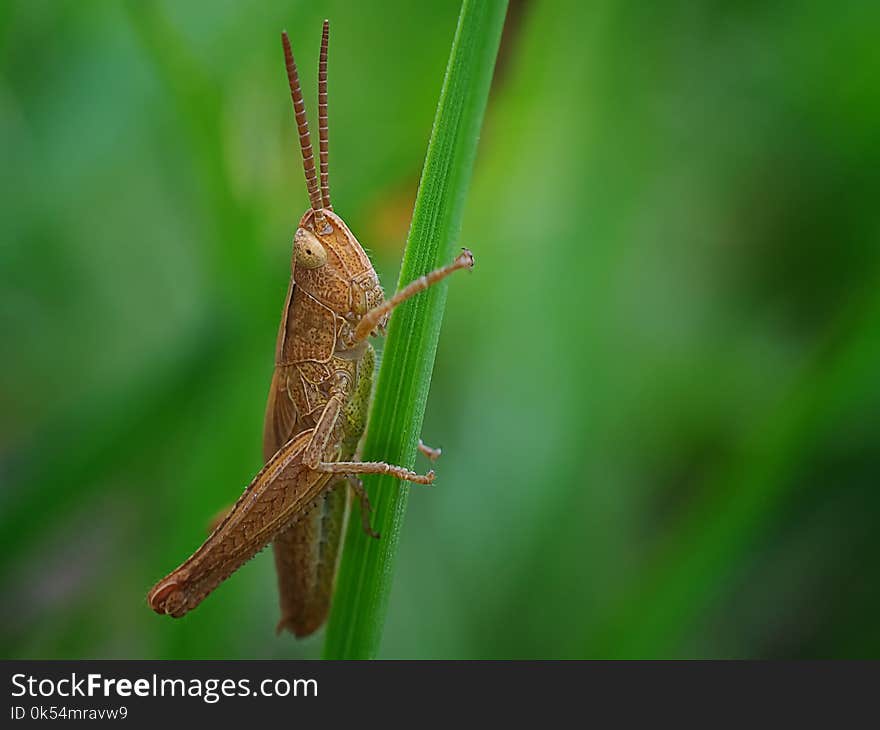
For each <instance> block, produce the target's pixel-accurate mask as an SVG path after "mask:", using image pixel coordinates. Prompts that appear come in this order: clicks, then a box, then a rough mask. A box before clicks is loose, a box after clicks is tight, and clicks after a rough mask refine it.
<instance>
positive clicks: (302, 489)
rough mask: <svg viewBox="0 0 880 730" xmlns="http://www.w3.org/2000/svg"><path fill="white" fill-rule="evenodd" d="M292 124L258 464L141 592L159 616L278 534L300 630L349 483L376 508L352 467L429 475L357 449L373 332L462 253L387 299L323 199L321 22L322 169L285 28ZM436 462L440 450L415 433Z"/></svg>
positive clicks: (286, 588)
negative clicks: (367, 458) (301, 196)
mask: <svg viewBox="0 0 880 730" xmlns="http://www.w3.org/2000/svg"><path fill="white" fill-rule="evenodd" d="M281 41H282V46H283V49H284V59H285V65H286V68H287V77H288V82H289V86H290V95H291V98H292V100H293V108H294V116H295V118H296V125H297V130H298V133H299V143H300V151H301V153H302V160H303V170H304V172H305V178H306V188H307V190H308V194H309V202H310V206H311V207H310V208H309V209H308V210H307V211H306V212H305V214H304V215H303V216H302V218H301V219H300V222H299V226H298V227H297V229H296V233H295V235H294V237H293V255H292V260H291V278H290V284H289V286H288V290H287V297H286V299H285V302H284V308H283V310H282V315H281V324H280V327H279V330H278V338H277V342H276V347H275V370H274V373H273V377H272V384H271V386H270V390H269V399H268V404H267V407H266V419H265V426H264V433H263V457H264V461H265V466H264V467H263V469H262V470H261V471H260V472H259V473H258V474H257V475H256V477H254V479H253V481H252V482H251V483H250V484H249V485H248V486H247V488H246V489H245V491H244V493H243V494H242V496H241V497H240V498H239V499H238V501H237V502H236V503H235V504H234V505H233V507H232V508H231V509H230V510H229V512H228V513H227V514H226V515H225V517H223V518H222V519H221V520H220V521H219V523H218V524H217V525H216V527H215V528H214V529H213V531H212V532H211V534H210V536H209V537H208V539H207V540H206V541H205V542H204V543H203V544H202V546H201V547H200V548H199V549H198V550H196V552H195V553H193V555H192V556H191V557H190V558H188V559H187V560H186V561H185V562H184V563H183V564H182V565H180V567H178V568H177V569H176V570H174V571H173V572H172V573H170V574H169V575H168V576H166V577H165V578H163V579H162V580H161V581H159V582H158V583H157V584H156V585H155V587H154V588H153V589H152V590H151V591H150V593H149V595H148V597H147V600H148V602H149V604H150V606H151V608H153V610H155V611H156V612H157V613H164V614H168V615H170V616H173V617H180V616H183V615H184V614H185V613H187V612H188V611H191V610H192V609H194V608H195V607H196V606H198V605H199V603H201V601H202V600H204V598H205V597H206V596H207V595H208V594H209V593H210V592H211V591H212V590H213V589H214V588H216V587H217V586H218V585H219V584H220V583H221V582H222V581H224V580H225V579H226V578H228V577H229V576H230V575H232V573H234V572H235V571H236V570H237V569H238V568H239V567H240V566H241V565H242V564H243V563H245V562H246V561H247V560H249V559H250V558H251V557H253V556H254V555H255V554H256V553H257V552H259V551H260V550H262V549H263V548H264V547H265V546H266V545H267V544H268V543H269V542H273V547H274V552H275V567H276V571H277V574H278V589H279V594H280V602H281V619H280V621H279V623H278V631H279V632H280V631H282V630H284V629H287V630H289V631H291V632H292V633H294V634H295V635H296V636H299V637H302V636H307V635H309V634H311V633H312V632H314V631H316V630H317V629H318V628H319V627H320V626H321V625H322V624H323V623H324V621H325V620H326V617H327V614H328V612H329V608H330V599H331V596H332V592H333V582H334V579H335V575H336V567H337V562H338V560H337V558H338V555H339V548H340V542H341V536H342V527H343V523H344V520H345V515H346V514H347V511H348V505H349V502H350V493H351V492H354V493H355V494H356V495H357V497H358V499H359V502H360V508H361V518H362V521H363V526H364V530H365V531H366V532H367V533H368V534H371V535H373V536H374V537H378V535H376V534H375V533H373V532H372V530H371V528H370V522H369V512H370V505H369V500H368V499H367V495H366V492H365V491H364V489H363V485H362V484H361V483H360V480H359V478H358V475H359V474H390V475H392V476H394V477H396V478H398V479H400V480H404V481H410V482H414V483H417V484H431V483H432V482H433V480H434V472H433V470H431V471H429V472H428V473H427V474H424V475H422V474H417V473H415V472H413V471H410V470H409V469H406V468H404V467H401V466H395V465H392V464H386V463H384V462H364V461H359V460H358V459H357V451H358V445H359V443H360V441H361V438H362V436H363V434H364V431H365V427H366V422H367V414H368V410H369V403H370V397H371V392H372V383H373V370H374V367H375V352H374V350H373V347H372V345H371V344H370V343H369V341H368V338H369V337H371V336H378V335H380V334H384V333H385V330H386V327H387V324H388V318H389V316H390V315H391V313H392V311H393V310H394V308H395V307H397V306H398V305H399V304H401V303H402V302H404V301H406V300H407V299H409V298H410V297H412V296H415V295H416V294H418V293H419V292H422V291H424V290H425V289H427V288H428V287H430V286H432V285H433V284H435V283H437V282H439V281H441V280H442V279H444V278H446V277H447V276H449V275H450V274H451V273H453V272H454V271H457V270H459V269H470V268H472V267H473V264H474V259H473V255H472V254H471V252H470V251H468V250H467V249H463V250H462V253H461V254H459V255H458V256H457V257H456V258H455V260H454V261H453V262H452V263H451V264H449V265H447V266H444V267H441V268H439V269H435V270H434V271H431V272H429V273H427V274H425V275H424V276H422V277H420V278H419V279H417V280H416V281H413V282H412V283H410V284H409V285H407V286H406V287H404V288H403V289H401V290H400V291H399V292H397V293H396V294H395V295H394V296H393V297H391V298H390V299H387V300H386V299H385V294H384V292H383V290H382V286H381V285H380V283H379V279H378V277H377V276H376V272H375V271H374V269H373V265H372V263H371V262H370V259H369V257H368V256H367V254H366V252H365V251H364V249H363V247H362V246H361V244H360V243H359V242H358V240H357V239H356V238H355V236H354V234H353V233H352V232H351V231H350V230H349V228H348V226H347V225H346V224H345V222H344V221H343V220H342V218H340V217H339V216H338V215H337V214H336V213H335V212H334V211H333V206H332V204H331V202H330V186H329V166H328V149H329V143H328V124H327V48H328V42H329V23H328V21H326V20H325V21H324V27H323V32H322V35H321V51H320V56H319V63H318V131H319V165H320V182H319V180H318V170H317V169H316V167H315V158H314V153H313V150H312V143H311V136H310V134H309V126H308V120H307V118H306V111H305V104H304V102H303V96H302V90H301V88H300V82H299V74H298V73H297V68H296V63H295V61H294V58H293V52H292V50H291V48H290V40H289V39H288V37H287V33H286V32H282V34H281ZM419 447H420V450H421V451H422V452H423V453H425V454H426V455H427V456H429V458H431V459H432V460H433V459H434V458H436V457H437V456H438V455H439V451H438V450H434V449H431V448H429V447H426V446H424V444H422V443H421V441H420V442H419Z"/></svg>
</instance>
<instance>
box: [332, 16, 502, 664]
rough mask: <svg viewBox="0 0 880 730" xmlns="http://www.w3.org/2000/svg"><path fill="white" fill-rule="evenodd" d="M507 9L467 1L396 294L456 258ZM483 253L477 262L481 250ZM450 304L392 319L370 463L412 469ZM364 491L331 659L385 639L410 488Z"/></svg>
mask: <svg viewBox="0 0 880 730" xmlns="http://www.w3.org/2000/svg"><path fill="white" fill-rule="evenodd" d="M506 10H507V2H506V0H464V2H463V3H462V6H461V13H460V15H459V18H458V27H457V28H456V31H455V38H454V40H453V43H452V50H451V52H450V55H449V62H448V65H447V67H446V76H445V79H444V82H443V88H442V90H441V92H440V101H439V103H438V106H437V115H436V117H435V119H434V128H433V131H432V133H431V140H430V142H429V144H428V154H427V157H426V159H425V166H424V169H423V170H422V178H421V182H420V184H419V192H418V196H417V197H416V203H415V210H414V212H413V219H412V225H411V227H410V232H409V237H408V239H407V244H406V251H405V253H404V258H403V265H402V267H401V271H400V279H399V283H398V286H401V285H404V284H406V283H408V282H410V281H412V280H413V279H416V278H418V277H419V276H421V275H422V274H424V273H425V272H427V271H429V270H431V269H432V268H434V267H436V266H439V265H442V264H445V263H448V262H449V261H450V260H451V259H452V256H453V250H454V248H455V245H456V244H457V237H458V234H459V230H460V227H461V218H462V213H463V210H464V202H465V195H466V192H467V188H468V184H469V182H470V178H471V171H472V169H473V162H474V156H475V155H476V149H477V140H478V137H479V132H480V126H481V124H482V120H483V113H484V111H485V108H486V100H487V98H488V95H489V86H490V84H491V81H492V72H493V69H494V67H495V57H496V55H497V52H498V44H499V41H500V39H501V29H502V27H503V25H504V16H505V12H506ZM476 254H477V261H478V262H479V247H478V246H477V251H476ZM445 303H446V284H445V283H442V284H440V285H438V286H435V287H432V288H431V289H430V290H429V291H427V292H425V293H424V294H421V295H419V296H418V297H416V298H415V299H413V300H410V301H409V302H408V303H407V304H405V305H403V306H402V307H400V308H399V309H398V310H397V311H396V312H395V313H394V315H393V317H392V318H391V326H390V327H389V332H388V340H387V342H386V345H385V351H384V354H383V357H382V366H381V368H380V370H379V375H378V379H377V383H376V392H375V398H374V401H373V408H372V412H371V415H370V425H369V430H368V434H367V439H366V442H365V444H364V455H363V458H364V459H365V460H382V461H388V462H391V463H394V464H402V465H404V466H410V467H411V466H412V465H413V463H414V462H415V454H416V444H417V441H418V438H419V433H420V431H421V427H422V419H423V416H424V413H425V403H426V401H427V398H428V388H429V385H430V382H431V373H432V370H433V366H434V355H435V353H436V351H437V340H438V337H439V334H440V322H441V320H442V317H443V309H444V305H445ZM364 483H365V486H366V487H367V491H368V492H369V494H370V500H371V502H372V504H373V508H374V511H373V525H374V528H375V529H377V530H378V531H379V532H380V533H381V535H382V537H381V539H380V540H372V539H370V538H368V537H367V536H366V535H365V534H364V533H363V531H362V529H361V524H360V520H359V519H357V518H355V519H352V520H350V521H349V527H348V532H347V535H346V538H345V549H344V552H343V558H342V563H341V565H340V570H339V576H338V582H337V588H336V595H335V597H334V601H333V609H332V612H331V615H330V621H329V625H328V628H327V639H326V643H325V647H324V656H325V657H326V658H328V659H368V658H372V657H374V656H375V655H376V652H377V650H378V647H379V641H380V639H381V635H382V628H383V624H384V620H385V611H386V606H387V602H388V593H389V591H390V589H391V578H392V574H393V570H394V558H395V555H396V553H397V544H398V540H399V537H400V528H401V525H402V522H403V515H404V512H405V510H406V500H407V493H408V487H407V486H405V485H401V484H400V483H399V482H397V481H395V480H394V479H392V478H389V477H381V478H377V477H368V478H367V479H365V480H364ZM355 517H357V516H355Z"/></svg>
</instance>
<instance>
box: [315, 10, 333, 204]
mask: <svg viewBox="0 0 880 730" xmlns="http://www.w3.org/2000/svg"><path fill="white" fill-rule="evenodd" d="M329 40H330V21H329V20H325V21H324V30H323V32H322V33H321V55H320V56H319V60H318V139H319V144H318V148H319V158H320V161H321V199H322V201H323V204H324V208H326V209H327V210H333V204H332V203H331V202H330V181H329V177H330V172H329V170H330V168H329V165H328V163H327V153H328V150H329V148H330V142H329V139H328V135H329V127H328V126H327V45H328V43H329Z"/></svg>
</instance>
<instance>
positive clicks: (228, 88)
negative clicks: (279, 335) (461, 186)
mask: <svg viewBox="0 0 880 730" xmlns="http://www.w3.org/2000/svg"><path fill="white" fill-rule="evenodd" d="M457 12H458V3H457V2H454V1H453V0H442V1H441V0H438V1H436V2H420V3H412V2H404V1H403V0H395V1H393V2H381V3H380V2H362V3H351V2H342V1H341V0H338V1H336V2H308V3H307V2H304V1H300V2H295V1H292V2H275V3H254V4H243V3H237V2H232V1H231V0H227V1H225V2H215V3H210V4H209V3H174V2H129V3H124V2H116V1H110V0H96V1H95V2H89V3H80V2H72V1H71V2H58V1H51V2H50V1H48V0H42V1H40V0H36V1H29V2H25V1H24V0H19V1H17V2H4V3H3V4H2V5H0V58H2V70H0V140H2V141H0V145H2V147H0V149H2V169H3V174H2V176H0V179H2V186H3V187H2V196H0V214H2V222H3V223H2V230H3V236H2V248H0V317H2V331H3V341H4V343H5V346H4V348H3V350H4V355H3V358H2V364H0V443H2V452H0V459H2V461H0V468H2V472H0V479H2V495H0V540H2V543H0V576H2V586H3V588H2V591H0V594H2V596H0V649H2V652H0V653H2V656H4V657H32V658H54V657H58V658H68V657H70V658H80V657H128V658H214V657H218V658H219V657H228V658H238V657H240V658H263V657H310V656H317V655H318V654H319V652H320V642H321V636H320V635H319V636H317V637H314V638H311V639H309V640H307V641H303V642H299V643H298V642H295V641H294V640H293V639H292V638H291V637H289V636H283V637H280V638H276V637H275V635H274V631H273V629H274V625H275V622H276V619H277V611H278V609H277V605H276V600H277V599H276V592H275V585H274V573H273V567H272V560H271V556H270V554H269V553H263V554H261V555H260V556H258V558H257V559H255V560H253V561H251V562H250V563H248V564H247V565H246V566H245V567H244V568H243V569H242V570H241V571H240V572H239V573H238V574H236V575H235V576H234V577H233V579H231V580H230V581H228V582H227V583H226V584H224V585H223V586H221V587H220V588H219V589H218V590H217V591H216V592H215V594H213V595H212V596H211V598H210V599H209V600H207V601H206V602H205V603H204V604H203V605H202V606H201V607H200V608H199V609H198V610H197V611H195V612H194V613H192V614H190V615H189V616H187V617H186V618H185V619H184V620H181V621H170V620H168V619H165V618H161V617H159V616H156V615H155V614H153V613H152V612H151V611H150V610H149V609H148V607H147V605H146V603H145V598H144V597H145V594H146V592H147V590H148V589H149V587H150V586H151V585H152V584H153V582H154V581H155V580H157V579H158V578H160V577H162V576H163V575H164V574H165V573H167V572H168V571H169V570H170V569H171V568H173V567H174V566H175V565H177V564H178V563H179V562H180V561H181V560H182V559H183V558H184V557H186V556H187V555H188V554H189V553H190V552H191V551H192V550H193V549H194V548H195V547H196V546H197V545H198V543H199V542H200V541H201V540H202V538H203V537H204V535H205V529H206V526H207V524H208V521H209V520H210V519H211V517H212V516H213V515H214V514H215V513H216V512H217V511H218V510H219V509H221V508H222V507H223V506H225V505H227V504H229V503H230V502H231V501H232V500H233V499H234V498H235V497H236V496H237V495H238V494H239V493H240V491H241V489H242V488H243V486H244V485H245V484H246V483H247V482H248V481H249V479H250V477H251V476H252V474H253V473H254V472H255V471H256V470H257V469H258V468H259V467H260V452H261V437H262V419H263V410H264V406H265V396H266V393H267V390H268V386H269V380H270V377H271V372H272V363H273V353H274V342H275V333H276V327H277V324H278V317H279V314H280V309H281V304H282V302H283V298H284V294H285V291H286V286H287V277H288V273H289V256H290V242H291V236H292V233H293V230H294V228H295V226H296V222H297V221H298V219H299V216H300V215H301V213H302V212H303V211H304V210H305V208H306V206H307V198H306V193H305V185H304V182H303V177H302V171H301V167H300V162H299V159H298V154H299V153H298V151H297V149H296V147H295V132H294V125H293V115H292V111H291V105H290V99H289V96H288V92H287V88H286V82H285V77H284V69H283V64H282V56H281V50H280V44H279V40H278V33H279V30H280V29H281V28H287V29H288V31H289V32H290V34H291V39H292V42H293V46H294V50H295V52H296V55H297V59H298V62H299V65H300V71H301V74H302V76H303V79H304V85H305V92H306V99H307V104H308V105H309V106H308V109H309V112H310V113H311V114H312V115H313V117H314V114H315V103H314V100H315V94H316V92H315V77H316V73H315V69H316V64H317V51H318V42H319V39H320V21H321V19H322V18H323V17H329V18H330V19H331V21H332V26H333V27H332V38H331V49H330V125H331V187H332V190H333V195H334V203H335V205H336V209H337V211H339V212H340V213H341V214H342V215H343V216H344V217H345V219H346V220H347V222H348V224H349V225H350V226H351V228H352V229H353V230H354V231H355V232H356V233H357V234H358V237H359V238H360V240H361V242H362V243H363V244H364V245H365V246H366V247H367V248H368V249H369V250H370V252H371V254H372V256H373V258H374V261H375V263H376V265H377V269H378V270H379V272H380V275H381V276H382V278H383V280H384V282H385V284H386V289H390V288H392V287H393V283H394V282H395V280H396V276H397V270H398V265H399V260H400V255H401V251H402V246H403V241H404V239H405V235H406V230H407V225H408V220H409V215H410V213H411V207H412V201H413V199H414V196H415V190H416V186H417V184H418V176H419V172H420V169H421V164H422V161H423V158H424V153H425V149H426V145H427V140H428V135H429V133H430V128H431V122H432V119H433V115H434V111H435V107H436V102H437V96H438V93H439V90H440V85H441V81H442V75H443V70H444V67H445V64H446V58H447V55H448V51H449V46H450V43H451V39H452V33H453V30H454V28H455V20H456V16H457ZM878 24H880V6H878V5H877V4H876V3H866V2H846V1H845V0H843V1H839V2H834V3H832V2H803V3H789V2H780V3H761V2H744V3H729V2H693V1H692V0H677V1H668V2H664V3H656V4H652V3H643V2H636V1H635V0H587V1H586V2H581V1H580V0H568V1H566V0H559V1H558V2H551V1H549V0H548V1H547V2H537V1H536V2H513V3H512V5H511V7H510V11H509V14H508V22H507V26H506V29H505V35H504V39H503V42H502V49H501V55H500V58H499V62H498V67H497V70H496V77H495V82H494V85H493V91H492V97H491V99H490V105H489V109H488V112H487V117H486V123H485V127H484V130H483V135H482V139H481V143H480V151H479V155H478V159H477V167H476V171H475V178H474V183H473V186H472V189H471V191H470V194H469V202H468V207H467V213H466V218H465V223H464V229H463V232H462V243H466V244H467V245H468V246H469V247H471V248H472V249H473V250H474V252H475V254H476V257H477V268H476V270H475V271H474V272H473V274H471V275H469V276H461V277H456V278H455V280H454V281H452V282H451V285H450V295H449V305H448V308H447V313H446V320H445V324H444V330H443V333H442V336H441V342H440V350H439V353H438V358H437V365H436V369H435V374H434V382H433V386H432V394H431V400H430V402H429V406H428V414H427V419H426V422H425V428H424V433H423V435H424V438H425V440H426V441H428V442H429V443H431V444H433V445H437V446H442V447H443V449H444V456H443V458H442V460H441V462H440V464H439V466H438V470H439V479H438V483H437V486H436V487H434V488H431V489H424V490H422V489H419V490H418V491H415V490H414V492H413V494H412V496H411V499H410V500H409V505H410V506H409V512H408V515H407V523H406V527H405V530H404V535H403V539H402V543H401V551H400V555H399V559H398V571H397V575H396V577H395V583H394V589H393V592H392V596H391V601H390V613H389V616H388V620H387V625H386V632H385V638H384V644H383V650H382V656H384V657H428V658H432V657H437V658H458V657H461V658H489V657H501V658H507V657H538V658H552V657H569V658H575V657H836V656H845V657H859V656H873V657H876V656H878V655H880V623H878V620H877V616H878V615H880V573H878V568H877V562H878V557H880V530H878V529H877V524H878V518H880V493H878V486H880V479H878V474H880V286H878V284H880V207H878V191H880V174H878V171H880V56H878V54H877V52H876V43H877V39H876V29H877V27H878ZM422 466H424V465H422Z"/></svg>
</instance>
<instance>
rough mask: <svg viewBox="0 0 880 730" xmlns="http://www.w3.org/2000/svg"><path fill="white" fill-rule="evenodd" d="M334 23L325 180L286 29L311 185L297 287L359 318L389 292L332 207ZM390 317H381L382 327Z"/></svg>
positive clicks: (322, 66) (299, 241)
mask: <svg viewBox="0 0 880 730" xmlns="http://www.w3.org/2000/svg"><path fill="white" fill-rule="evenodd" d="M329 32H330V30H329V25H328V23H327V21H326V20H325V21H324V32H323V34H322V36H321V54H320V60H319V63H318V131H319V142H320V145H319V158H320V159H319V162H320V170H321V180H320V184H319V182H318V171H317V169H316V168H315V155H314V151H313V149H312V138H311V135H310V134H309V123H308V120H307V118H306V108H305V102H304V101H303V97H302V89H301V88H300V84H299V74H298V73H297V70H296V63H295V62H294V60H293V51H292V50H291V48H290V40H289V39H288V37H287V33H282V34H281V44H282V46H283V47H284V61H285V64H286V66H287V80H288V82H289V85H290V97H291V99H293V111H294V115H295V117H296V126H297V131H298V132H299V144H300V151H301V152H302V158H303V170H304V171H305V175H306V188H307V189H308V191H309V202H310V203H311V209H310V210H308V211H306V213H305V215H304V216H303V217H302V220H300V222H299V228H297V230H296V235H294V237H293V263H292V267H293V279H294V282H295V283H296V286H297V287H301V288H302V290H303V291H305V292H306V293H308V294H309V295H311V296H312V297H314V298H315V299H317V300H318V301H319V302H320V303H321V304H323V305H324V306H326V307H328V308H329V309H331V310H333V311H334V312H335V313H336V314H337V315H339V316H340V317H343V318H345V319H347V320H348V321H349V322H353V323H356V322H357V321H359V320H360V318H361V317H362V316H363V315H364V314H365V313H366V312H367V311H369V310H370V309H371V308H372V307H375V306H376V305H378V304H380V303H381V302H382V300H383V298H384V294H383V292H382V287H381V286H380V285H379V279H378V277H377V276H376V272H375V271H374V270H373V265H372V264H371V263H370V259H369V258H368V257H367V254H366V253H365V252H364V249H363V247H362V246H361V245H360V243H358V240H357V239H356V238H355V237H354V234H353V233H352V232H351V231H350V230H348V226H347V225H345V222H344V221H343V220H342V218H340V217H339V216H338V215H336V214H335V213H334V212H333V205H332V204H331V202H330V184H329V172H328V169H329V168H328V161H327V155H328V148H329V142H328V136H327V135H328V125H327V44H328V37H329ZM384 324H385V321H384V320H383V321H382V322H380V323H379V326H380V328H381V327H383V326H384Z"/></svg>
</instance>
